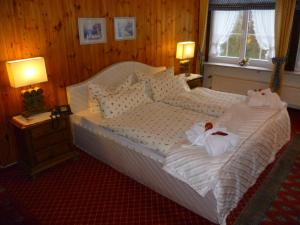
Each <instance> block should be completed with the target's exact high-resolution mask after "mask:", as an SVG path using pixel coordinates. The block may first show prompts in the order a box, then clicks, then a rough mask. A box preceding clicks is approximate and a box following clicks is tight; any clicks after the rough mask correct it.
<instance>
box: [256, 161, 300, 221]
mask: <svg viewBox="0 0 300 225" xmlns="http://www.w3.org/2000/svg"><path fill="white" fill-rule="evenodd" d="M273 224H276V225H286V224H290V225H296V224H300V156H298V157H297V160H296V162H295V164H294V166H293V168H292V170H291V171H290V173H289V176H288V178H287V179H286V181H285V182H284V183H283V184H282V187H281V189H280V191H279V193H278V195H277V198H276V199H275V201H274V202H273V203H272V206H271V207H270V209H269V210H268V211H267V213H266V218H265V219H264V221H263V222H262V225H273Z"/></svg>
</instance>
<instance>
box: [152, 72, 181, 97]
mask: <svg viewBox="0 0 300 225" xmlns="http://www.w3.org/2000/svg"><path fill="white" fill-rule="evenodd" d="M150 86H151V90H152V94H153V95H152V96H153V99H154V100H155V101H160V100H162V99H164V98H166V97H174V96H176V95H178V94H180V93H182V92H186V86H187V83H186V81H185V79H184V77H174V76H173V77H170V76H164V77H158V78H152V79H150Z"/></svg>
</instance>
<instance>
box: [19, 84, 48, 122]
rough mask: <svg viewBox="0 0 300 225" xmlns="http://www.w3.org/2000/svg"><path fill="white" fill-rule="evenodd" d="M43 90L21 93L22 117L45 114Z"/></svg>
mask: <svg viewBox="0 0 300 225" xmlns="http://www.w3.org/2000/svg"><path fill="white" fill-rule="evenodd" d="M43 93H44V91H43V89H41V88H34V89H28V90H25V91H22V96H23V104H24V112H23V113H22V116H24V117H30V116H32V115H35V114H38V113H42V112H45V104H44V96H43Z"/></svg>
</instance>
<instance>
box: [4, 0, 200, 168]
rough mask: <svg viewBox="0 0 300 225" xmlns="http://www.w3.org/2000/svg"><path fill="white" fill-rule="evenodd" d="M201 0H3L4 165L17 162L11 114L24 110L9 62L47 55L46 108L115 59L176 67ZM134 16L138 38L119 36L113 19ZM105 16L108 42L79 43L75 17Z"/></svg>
mask: <svg viewBox="0 0 300 225" xmlns="http://www.w3.org/2000/svg"><path fill="white" fill-rule="evenodd" d="M198 12H199V0H190V1H182V0H151V1H149V0H144V1H142V0H1V1H0V32H1V33H0V90H1V94H0V164H2V165H6V164H8V163H11V162H13V161H15V153H14V147H13V143H14V141H13V135H12V133H11V131H10V128H9V125H8V124H9V123H8V121H9V119H10V118H11V116H13V115H16V114H18V113H20V112H21V111H22V102H21V96H20V91H21V89H14V88H10V86H9V81H8V76H7V73H6V68H5V61H7V60H12V59H22V58H29V57H35V56H44V57H45V61H46V67H47V73H48V79H49V82H47V83H43V84H41V85H40V86H41V87H42V88H44V90H45V96H46V101H47V102H46V103H47V106H48V107H52V106H53V105H55V104H64V103H66V93H65V86H66V85H70V84H74V83H77V82H80V81H82V80H85V79H87V78H89V77H90V76H92V75H93V74H95V73H96V72H97V71H99V70H101V69H102V68H104V67H106V66H108V65H110V64H113V63H115V62H119V61H124V60H136V61H140V62H144V63H147V64H150V65H154V66H161V65H166V66H175V68H177V66H178V62H177V60H176V59H175V51H176V42H178V41H186V40H194V41H196V40H197V37H198V17H199V14H198ZM115 16H134V17H136V24H137V38H136V40H133V41H115V40H114V32H113V30H114V29H113V18H114V17H115ZM78 17H105V18H106V23H107V37H108V38H107V43H105V44H94V45H80V44H79V37H78V30H77V18H78Z"/></svg>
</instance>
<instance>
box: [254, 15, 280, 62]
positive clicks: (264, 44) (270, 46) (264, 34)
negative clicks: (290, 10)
mask: <svg viewBox="0 0 300 225" xmlns="http://www.w3.org/2000/svg"><path fill="white" fill-rule="evenodd" d="M251 13H252V20H253V27H254V32H255V37H256V40H257V42H258V44H259V47H260V48H261V49H263V50H269V51H268V58H269V59H270V61H271V58H273V57H274V56H275V38H274V36H275V31H274V30H275V11H274V10H251Z"/></svg>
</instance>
